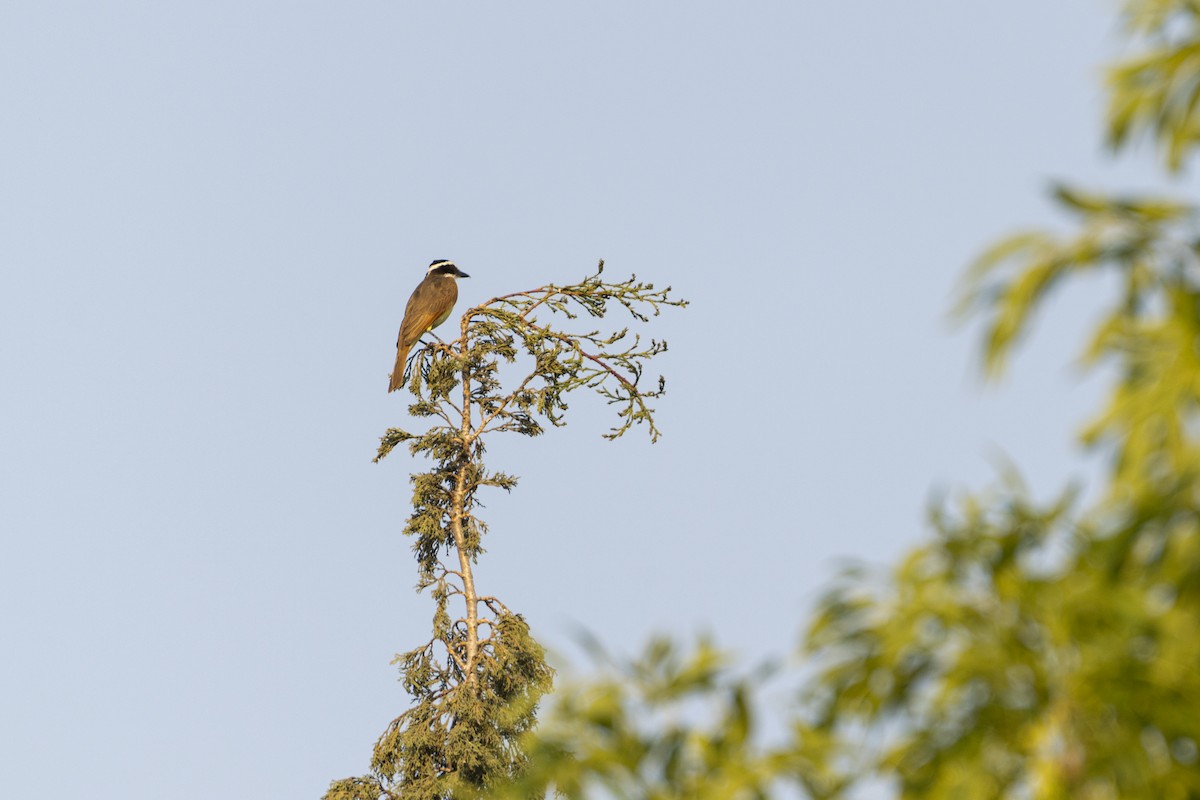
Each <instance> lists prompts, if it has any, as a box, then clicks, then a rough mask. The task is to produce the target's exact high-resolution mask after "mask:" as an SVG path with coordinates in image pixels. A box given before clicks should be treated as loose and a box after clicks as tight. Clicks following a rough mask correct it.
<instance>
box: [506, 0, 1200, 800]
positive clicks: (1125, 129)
mask: <svg viewBox="0 0 1200 800" xmlns="http://www.w3.org/2000/svg"><path fill="white" fill-rule="evenodd" d="M1122 20H1123V26H1124V27H1123V29H1124V31H1125V33H1126V35H1127V37H1128V38H1129V40H1130V42H1131V43H1132V45H1133V51H1134V54H1133V55H1131V56H1130V57H1128V58H1125V59H1124V60H1122V61H1120V62H1119V63H1117V64H1116V65H1115V66H1114V67H1113V69H1112V70H1111V72H1110V73H1109V78H1108V88H1109V90H1110V104H1109V111H1108V138H1109V141H1110V143H1111V144H1112V146H1113V147H1114V148H1115V149H1121V148H1123V147H1125V146H1127V145H1128V144H1129V143H1131V142H1133V141H1135V140H1138V139H1141V138H1149V139H1150V140H1151V141H1152V142H1153V143H1154V145H1155V146H1156V148H1157V151H1158V152H1159V153H1161V156H1162V161H1163V164H1164V165H1165V167H1166V168H1167V169H1168V170H1169V171H1172V172H1174V171H1179V170H1181V169H1183V168H1184V166H1185V165H1186V163H1187V160H1188V158H1189V156H1190V155H1191V154H1192V152H1193V147H1194V145H1195V144H1196V143H1197V142H1198V141H1200V2H1197V0H1129V2H1127V3H1126V4H1125V7H1124V12H1123V16H1122ZM1054 193H1055V197H1056V199H1057V201H1058V203H1059V204H1060V206H1061V207H1062V208H1063V209H1064V210H1065V212H1066V213H1067V214H1068V215H1070V216H1071V217H1072V218H1073V220H1074V221H1075V225H1076V230H1075V231H1074V232H1072V233H1070V234H1067V235H1056V234H1053V233H1050V232H1045V231H1035V232H1031V233H1024V234H1020V235H1017V236H1013V237H1010V238H1008V239H1006V240H1004V241H1002V242H1000V243H999V244H997V245H996V246H994V247H993V248H991V249H989V250H988V251H987V252H986V253H984V255H983V256H982V257H981V258H980V259H979V261H978V262H977V264H976V265H975V266H974V267H973V268H972V269H971V270H970V271H969V272H968V274H967V276H966V279H965V281H964V284H963V290H962V294H961V299H960V303H959V306H958V309H957V311H958V313H959V314H960V315H962V316H964V317H978V318H982V320H983V321H984V327H985V345H984V351H983V362H984V366H985V368H986V372H987V374H989V375H996V374H998V373H999V372H1000V371H1001V370H1002V369H1003V367H1004V366H1005V364H1006V362H1007V360H1008V358H1009V356H1010V355H1011V353H1012V351H1013V349H1014V347H1015V345H1016V343H1017V342H1018V341H1019V340H1020V339H1021V337H1022V335H1023V334H1024V333H1025V332H1026V331H1027V330H1028V328H1029V327H1030V320H1031V317H1032V315H1033V314H1034V313H1035V312H1036V311H1037V310H1038V308H1039V307H1040V305H1041V303H1042V301H1043V300H1045V299H1046V297H1047V296H1048V294H1049V293H1050V292H1051V291H1052V290H1055V289H1058V288H1060V287H1062V286H1064V285H1065V284H1067V283H1068V282H1069V279H1070V278H1072V277H1074V276H1076V275H1079V274H1081V273H1085V272H1094V271H1101V270H1103V271H1107V272H1109V273H1113V274H1115V275H1116V276H1117V278H1118V280H1117V281H1116V284H1115V285H1117V286H1118V287H1119V289H1118V293H1117V297H1116V298H1115V301H1114V302H1113V303H1112V305H1111V307H1110V308H1109V309H1108V311H1107V312H1106V314H1105V316H1104V318H1103V320H1102V321H1101V323H1100V324H1099V325H1098V326H1097V328H1096V330H1095V332H1094V334H1093V336H1092V337H1091V339H1090V341H1089V343H1088V345H1087V347H1086V350H1085V352H1084V360H1085V363H1086V364H1088V365H1090V366H1092V367H1093V368H1094V367H1096V366H1097V365H1101V364H1103V365H1106V366H1107V367H1108V368H1109V371H1108V372H1106V373H1105V374H1110V373H1111V374H1112V375H1114V376H1115V381H1114V384H1113V386H1112V390H1111V392H1110V393H1109V396H1108V398H1107V401H1106V403H1105V405H1104V406H1103V408H1102V409H1101V411H1100V412H1099V413H1098V414H1097V415H1096V416H1095V418H1094V419H1092V420H1091V421H1090V422H1089V423H1088V424H1087V425H1086V427H1084V429H1083V431H1082V433H1081V439H1082V442H1083V443H1084V445H1085V446H1087V447H1089V448H1092V449H1093V450H1095V451H1096V452H1098V453H1099V454H1100V455H1101V456H1103V457H1105V458H1106V459H1107V462H1106V463H1108V464H1109V465H1110V469H1109V471H1108V473H1107V478H1106V485H1105V486H1104V487H1103V488H1104V491H1103V492H1101V493H1100V499H1099V500H1097V501H1096V502H1095V503H1094V504H1093V505H1091V506H1090V507H1082V506H1081V503H1080V502H1079V500H1078V497H1077V493H1076V492H1074V491H1072V490H1066V491H1062V492H1060V493H1059V494H1058V495H1057V496H1056V497H1054V498H1053V499H1051V500H1048V501H1042V502H1039V501H1037V500H1035V499H1033V498H1032V497H1031V494H1030V492H1029V491H1028V490H1027V489H1026V488H1025V487H1024V486H1023V485H1022V483H1021V481H1020V479H1019V478H1017V477H1016V476H1015V474H1014V473H1010V474H1007V475H1005V476H1004V477H1003V479H1002V480H1001V481H1000V484H999V486H998V487H997V488H995V489H992V490H989V491H985V492H982V493H979V494H976V495H966V496H964V497H962V498H960V499H958V500H954V501H950V502H946V503H939V504H936V505H935V506H934V508H933V509H932V510H931V513H930V516H931V526H932V528H933V531H934V536H933V537H932V540H931V541H930V542H928V543H927V544H925V545H923V546H920V547H918V548H916V549H915V550H914V551H912V552H911V553H909V554H908V555H907V556H906V557H905V558H903V559H902V560H901V562H900V563H899V564H898V565H897V566H895V567H894V568H893V569H891V570H889V572H888V574H887V575H886V576H884V577H883V578H882V579H880V578H879V577H878V576H876V575H873V574H872V573H871V572H870V571H868V570H865V569H862V568H858V569H854V570H850V571H848V572H847V573H845V574H844V575H843V576H842V577H841V579H840V580H839V581H838V582H837V583H836V585H835V586H834V588H833V589H832V590H831V591H830V592H829V593H828V594H827V595H826V597H825V598H824V599H823V600H822V601H821V602H820V604H819V607H818V609H817V611H816V614H815V616H814V619H813V620H812V622H811V624H810V626H809V628H808V631H807V634H806V637H805V642H804V648H803V652H804V654H805V655H806V656H807V658H808V659H809V661H808V663H807V664H806V665H805V666H804V669H803V670H802V671H803V673H804V674H805V676H806V677H805V681H804V683H805V688H804V689H803V691H802V693H801V704H800V706H799V707H798V708H797V709H795V710H794V713H791V714H790V715H789V717H790V722H789V729H790V731H791V736H790V738H789V739H788V740H787V741H784V742H780V743H777V744H775V745H771V746H767V745H764V744H763V743H761V742H760V741H758V740H759V739H760V738H761V731H760V732H757V733H756V731H755V726H754V721H755V718H756V717H755V715H754V714H753V713H751V709H752V708H753V707H754V702H753V697H754V694H755V688H756V684H757V682H756V681H755V680H753V679H749V678H747V679H741V680H734V681H730V680H729V679H724V678H721V677H720V676H721V675H722V673H721V672H720V670H719V665H720V660H719V659H717V658H716V657H715V656H714V654H713V651H712V650H711V647H710V646H709V645H707V644H702V645H701V646H700V647H698V648H697V649H696V650H695V652H694V653H693V654H692V655H690V656H685V655H678V654H676V653H675V650H674V649H673V648H672V647H671V646H669V645H668V644H666V643H663V642H656V643H654V644H653V645H652V646H651V647H650V649H649V651H648V652H647V655H646V656H644V657H643V658H642V659H641V660H640V661H637V662H634V664H632V665H629V666H627V668H626V669H625V670H624V671H623V672H620V673H619V674H618V675H617V677H611V676H609V677H602V678H599V679H597V680H595V681H594V682H592V683H584V684H581V685H577V686H575V687H571V688H568V690H566V691H565V692H560V695H559V699H558V701H557V703H556V705H555V707H554V711H553V713H552V714H551V715H550V717H549V720H548V721H547V722H546V723H545V726H544V729H543V730H542V731H541V733H540V734H539V736H537V737H534V738H535V741H533V742H532V743H531V744H530V745H529V748H530V750H529V752H530V753H536V754H537V757H536V761H537V764H536V766H535V768H534V769H532V770H531V771H530V772H529V773H527V774H526V776H525V777H526V783H524V784H523V785H522V786H521V787H520V792H523V793H525V794H526V795H528V794H530V793H537V792H539V791H546V790H550V789H555V788H557V790H558V791H560V792H561V793H563V794H565V795H567V796H568V797H584V796H605V795H604V794H602V793H599V794H598V793H596V792H594V791H593V790H595V789H596V788H598V787H603V790H604V791H606V792H608V793H609V794H612V795H613V796H617V797H638V798H647V797H653V798H674V797H689V798H709V797H711V798H736V797H747V798H749V797H764V796H767V795H768V794H771V793H773V792H776V791H780V792H782V793H785V794H788V795H789V796H791V795H794V794H795V793H796V792H800V793H802V794H804V795H807V796H811V797H821V798H824V797H842V796H846V795H847V794H848V793H849V792H850V791H851V787H853V786H855V785H856V784H857V783H858V782H859V781H861V780H862V779H869V780H874V781H882V782H885V783H887V784H888V785H891V786H893V787H894V789H895V791H896V792H897V793H898V795H899V796H902V797H906V798H932V799H934V800H937V799H938V798H947V799H949V798H955V799H958V798H968V799H969V800H975V799H976V798H981V799H982V798H1039V799H1042V798H1044V799H1045V800H1051V799H1054V798H1085V799H1087V798H1096V799H1097V800H1099V799H1101V798H1104V799H1108V798H1111V799H1112V800H1116V799H1117V798H1154V800H1159V799H1166V800H1175V799H1176V798H1179V799H1182V798H1200V227H1198V222H1200V215H1198V213H1197V208H1196V207H1195V206H1193V205H1191V204H1189V203H1186V202H1182V201H1178V200H1171V199H1163V198H1132V197H1109V196H1105V195H1102V194H1093V193H1089V192H1084V191H1080V190H1077V189H1073V188H1068V187H1058V188H1056V189H1055V192H1054ZM663 687H671V688H670V689H664V688H663ZM684 698H691V699H692V700H693V701H695V700H696V699H700V700H705V701H707V702H708V703H709V704H711V705H712V706H713V708H710V710H709V716H707V717H702V718H701V720H699V721H697V720H695V719H693V718H691V717H688V716H687V715H682V716H680V715H679V714H675V715H672V713H670V712H671V709H672V708H673V707H674V706H675V704H677V703H678V702H679V701H681V700H682V699H684ZM530 781H532V783H530Z"/></svg>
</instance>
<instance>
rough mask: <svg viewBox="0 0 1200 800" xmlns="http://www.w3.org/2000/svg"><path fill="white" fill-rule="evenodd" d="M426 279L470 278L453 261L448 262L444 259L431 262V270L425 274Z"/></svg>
mask: <svg viewBox="0 0 1200 800" xmlns="http://www.w3.org/2000/svg"><path fill="white" fill-rule="evenodd" d="M425 275H426V277H428V276H432V275H436V276H437V277H446V278H469V277H471V276H470V275H468V274H467V273H465V272H463V271H462V270H461V269H459V268H458V267H456V266H454V262H453V261H447V260H446V259H444V258H439V259H435V260H434V261H432V262H430V264H429V270H428V271H427V272H426V273H425Z"/></svg>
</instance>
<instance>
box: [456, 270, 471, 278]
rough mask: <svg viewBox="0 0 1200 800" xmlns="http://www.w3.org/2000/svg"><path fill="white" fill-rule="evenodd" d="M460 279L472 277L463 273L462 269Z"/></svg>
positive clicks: (459, 274) (459, 273) (459, 272)
mask: <svg viewBox="0 0 1200 800" xmlns="http://www.w3.org/2000/svg"><path fill="white" fill-rule="evenodd" d="M458 277H460V278H469V277H471V276H470V275H468V274H467V273H465V272H463V271H462V270H461V269H460V270H459V271H458Z"/></svg>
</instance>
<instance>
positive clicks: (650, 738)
mask: <svg viewBox="0 0 1200 800" xmlns="http://www.w3.org/2000/svg"><path fill="white" fill-rule="evenodd" d="M598 661H599V662H600V663H602V664H603V665H604V666H603V667H602V669H603V670H604V674H603V675H602V676H600V677H598V678H596V679H595V680H593V681H590V682H587V683H582V684H577V685H572V686H567V687H565V688H562V689H560V690H559V691H558V694H557V695H556V697H557V702H556V704H555V705H554V706H553V707H552V709H551V712H550V714H549V715H548V718H547V719H546V720H545V721H544V722H543V723H542V724H541V726H540V729H539V731H538V735H537V736H536V737H533V738H532V739H531V741H530V743H529V744H528V745H527V747H528V753H529V759H530V763H531V767H530V769H529V770H528V771H527V773H526V774H525V775H524V776H523V779H522V780H521V781H519V782H517V783H516V784H515V785H514V786H511V787H509V789H508V790H507V793H505V794H503V795H501V796H502V797H511V798H525V797H531V796H542V795H544V794H546V793H548V792H553V793H555V794H556V795H557V796H560V797H563V798H587V797H611V798H629V800H634V799H639V800H640V799H641V798H655V800H669V799H670V798H678V799H679V800H684V798H693V799H700V798H707V799H711V800H726V799H727V800H734V799H735V798H765V797H768V796H770V794H771V793H772V791H773V790H774V789H775V788H777V787H779V786H782V785H783V784H784V783H786V782H788V781H794V780H801V781H805V782H808V783H811V784H812V785H814V786H823V785H825V784H824V782H823V781H824V776H822V775H820V774H818V773H817V772H816V771H815V770H814V769H813V765H812V763H811V761H806V760H804V759H802V758H800V757H798V755H797V753H796V751H795V750H794V748H791V747H782V748H780V747H771V746H767V745H765V744H764V743H762V742H760V741H757V740H756V737H755V727H756V716H757V714H756V711H755V701H754V699H755V697H756V696H757V695H758V694H760V691H759V690H760V687H761V685H762V683H763V682H764V680H765V679H766V678H767V677H768V671H767V670H758V671H756V672H755V673H752V674H749V675H740V676H739V675H735V674H733V673H732V671H731V670H730V668H729V658H728V657H727V656H726V655H725V654H723V653H721V652H719V651H718V650H716V649H715V648H714V647H713V646H712V644H711V643H710V642H708V641H707V640H701V641H699V642H698V643H697V644H696V646H695V647H694V648H693V649H692V650H691V651H690V652H683V651H681V650H680V649H679V648H677V647H675V646H674V645H673V644H672V643H671V642H670V641H669V640H667V639H663V638H659V639H655V640H654V641H652V642H651V643H650V644H649V645H648V646H647V648H646V650H645V652H644V653H643V654H642V656H641V657H640V658H638V659H635V660H632V661H629V662H625V663H616V662H614V661H612V660H611V659H609V658H608V657H607V656H604V655H603V654H601V655H600V657H599V658H598ZM826 796H828V795H826Z"/></svg>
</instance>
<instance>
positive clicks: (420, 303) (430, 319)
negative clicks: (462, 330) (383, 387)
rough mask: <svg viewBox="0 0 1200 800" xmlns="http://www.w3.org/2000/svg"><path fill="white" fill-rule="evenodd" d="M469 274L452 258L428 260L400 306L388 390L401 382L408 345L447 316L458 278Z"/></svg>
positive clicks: (451, 305)
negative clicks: (422, 277)
mask: <svg viewBox="0 0 1200 800" xmlns="http://www.w3.org/2000/svg"><path fill="white" fill-rule="evenodd" d="M469 277H471V276H470V275H468V274H467V273H465V272H463V271H462V270H460V269H459V268H458V267H456V266H455V265H454V262H453V261H447V260H446V259H444V258H438V259H435V260H434V261H432V262H430V264H429V269H428V270H426V272H425V280H423V281H421V282H420V283H419V284H417V288H416V289H414V290H413V293H412V297H410V298H408V305H406V306H405V307H404V321H403V322H401V323H400V335H399V336H398V337H397V338H396V366H395V368H394V369H393V370H392V381H391V383H390V384H388V392H389V393H390V392H394V391H396V390H397V389H399V388H400V387H401V386H403V385H404V367H405V366H406V365H407V362H408V351H409V349H410V348H411V347H412V346H413V345H414V344H416V343H417V340H418V339H420V338H421V337H422V336H423V335H425V334H426V333H428V332H429V331H431V330H433V329H434V328H436V327H437V326H438V325H441V324H442V323H443V322H445V321H446V320H447V319H448V318H449V317H450V312H451V311H453V310H454V303H455V302H456V301H457V300H458V279H459V278H469Z"/></svg>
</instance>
